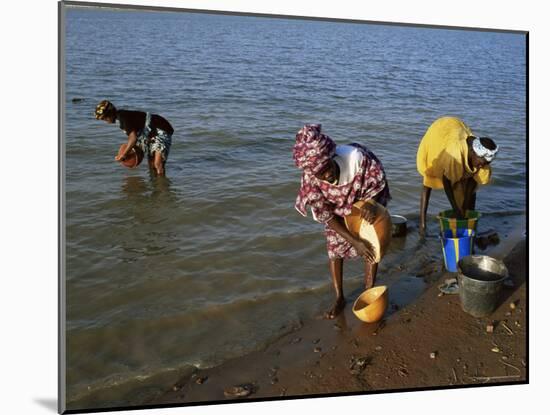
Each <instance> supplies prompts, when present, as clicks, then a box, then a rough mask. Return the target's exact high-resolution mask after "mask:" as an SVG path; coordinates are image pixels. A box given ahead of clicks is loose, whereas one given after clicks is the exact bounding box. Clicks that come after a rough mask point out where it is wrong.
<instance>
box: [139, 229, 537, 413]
mask: <svg viewBox="0 0 550 415" xmlns="http://www.w3.org/2000/svg"><path fill="white" fill-rule="evenodd" d="M504 242H506V241H504ZM491 255H493V256H495V257H499V256H502V257H504V255H505V257H504V260H505V263H506V265H507V266H508V269H509V271H510V274H511V275H512V278H513V281H514V287H513V288H505V289H504V291H503V293H502V297H501V301H500V305H499V307H498V308H497V310H496V311H495V312H494V313H493V314H492V315H491V316H490V317H487V318H481V319H477V318H474V317H471V316H470V315H468V314H466V313H464V312H463V311H462V310H461V308H460V301H459V298H458V295H446V296H439V295H438V294H439V290H438V285H439V284H440V283H441V282H443V281H444V280H445V278H448V276H449V275H448V274H445V273H441V272H440V273H439V274H440V277H439V281H438V282H437V283H435V284H432V285H431V286H430V287H429V288H428V289H427V290H426V291H425V292H424V293H423V294H422V295H421V296H420V298H419V299H418V300H417V301H415V302H414V303H412V304H410V305H408V306H407V307H405V308H403V309H400V310H395V309H394V310H393V311H394V312H393V314H391V315H389V316H388V317H387V318H386V319H385V320H383V321H382V322H380V323H376V324H370V325H368V324H364V323H361V322H360V321H359V320H357V319H356V318H355V316H353V314H352V312H351V304H348V306H347V307H346V310H345V312H344V313H343V314H342V315H341V316H339V318H337V319H336V320H334V321H326V320H322V319H320V318H319V319H316V320H313V321H311V322H308V323H306V324H304V325H302V326H301V327H297V328H296V330H295V331H293V332H292V333H290V334H288V335H286V336H284V337H282V338H280V339H279V340H278V341H276V342H274V343H273V344H271V345H270V346H269V347H267V348H266V349H265V350H263V351H259V352H256V353H252V354H250V355H247V356H244V357H241V358H238V359H234V360H232V361H229V362H226V363H225V364H223V365H221V366H219V367H215V368H212V369H208V370H197V371H194V372H193V373H190V374H189V375H187V376H185V377H183V378H181V379H180V380H179V381H178V382H177V383H175V384H173V385H172V386H171V387H170V390H167V391H166V392H165V393H162V394H159V395H157V396H156V397H155V398H152V399H150V400H148V401H147V402H144V404H147V405H150V404H153V405H155V404H181V403H183V404H185V403H192V402H201V401H228V400H235V399H261V398H271V397H293V396H296V397H298V396H304V395H310V396H311V395H318V394H319V395H330V394H338V393H362V392H374V391H384V390H396V389H399V390H403V389H405V390H406V389H414V388H426V387H453V386H460V385H480V384H499V383H524V382H526V381H527V356H526V353H527V349H526V326H527V320H526V310H527V307H526V285H527V284H526V264H527V256H526V241H525V240H524V239H523V240H521V241H519V242H518V243H516V244H515V246H513V249H510V244H509V243H508V244H506V243H504V244H502V246H501V249H499V250H495V251H494V252H492V253H491ZM434 272H435V273H437V271H434ZM435 276H437V275H435ZM435 276H434V277H435ZM348 300H349V301H351V299H348ZM511 303H514V306H513V307H514V308H511V307H510V304H511ZM394 308H395V307H394ZM390 311H391V310H390ZM493 322H496V324H495V328H494V331H493V332H492V333H488V332H487V325H488V324H491V323H493ZM434 356H435V357H434ZM243 384H245V385H248V386H249V389H251V390H252V393H250V394H249V395H248V396H247V397H234V396H233V397H227V396H226V395H225V394H224V390H227V389H228V388H230V387H231V386H236V385H243Z"/></svg>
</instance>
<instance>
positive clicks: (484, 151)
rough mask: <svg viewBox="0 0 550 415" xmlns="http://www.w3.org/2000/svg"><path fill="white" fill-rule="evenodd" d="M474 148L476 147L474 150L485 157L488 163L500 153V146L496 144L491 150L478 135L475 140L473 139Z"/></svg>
mask: <svg viewBox="0 0 550 415" xmlns="http://www.w3.org/2000/svg"><path fill="white" fill-rule="evenodd" d="M472 148H473V149H474V152H475V153H476V154H477V155H478V156H479V157H481V158H484V159H485V160H486V161H487V163H490V162H491V161H493V160H494V158H495V157H496V155H497V153H498V146H496V147H495V148H494V149H493V150H489V149H488V148H487V147H485V146H484V145H483V143H482V142H481V139H479V138H478V137H475V138H474V141H472Z"/></svg>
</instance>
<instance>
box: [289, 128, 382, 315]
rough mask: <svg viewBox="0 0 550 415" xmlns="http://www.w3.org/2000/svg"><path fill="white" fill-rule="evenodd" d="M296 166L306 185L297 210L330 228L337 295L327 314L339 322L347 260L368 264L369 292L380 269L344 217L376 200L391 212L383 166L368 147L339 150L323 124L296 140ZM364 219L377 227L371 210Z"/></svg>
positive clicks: (305, 130)
mask: <svg viewBox="0 0 550 415" xmlns="http://www.w3.org/2000/svg"><path fill="white" fill-rule="evenodd" d="M293 158H294V163H295V164H296V166H297V167H298V168H300V169H301V170H302V181H301V186H300V191H299V193H298V197H297V198H296V205H295V207H296V210H298V212H300V213H301V214H302V215H303V216H307V208H308V207H309V208H310V210H311V214H312V216H313V219H314V220H315V221H317V222H319V223H323V224H324V225H325V235H326V239H327V251H328V257H329V268H330V273H331V277H332V283H333V285H334V289H335V291H336V301H335V303H334V305H333V306H332V307H331V308H330V309H329V310H328V311H327V312H326V313H325V314H324V317H325V318H327V319H333V318H335V317H336V316H337V315H338V314H339V313H340V312H341V311H342V310H343V309H344V307H345V304H346V300H345V298H344V293H343V285H342V279H343V268H344V259H345V258H357V257H359V256H361V257H363V258H364V259H365V287H366V288H370V287H372V286H373V285H374V281H375V278H376V271H377V269H378V264H377V263H375V260H374V253H373V247H372V246H371V245H370V244H369V243H368V242H366V241H363V240H361V239H359V238H357V237H355V236H353V235H352V234H351V233H350V232H349V231H348V229H347V228H346V226H345V223H344V216H346V215H349V214H350V213H351V209H352V205H353V204H354V203H355V202H357V201H359V200H369V199H374V200H375V201H377V202H378V203H380V204H382V205H384V206H386V204H387V202H388V201H389V199H390V191H389V187H388V183H387V181H386V174H385V173H384V168H383V167H382V163H380V161H379V160H378V159H377V158H376V156H375V155H374V154H373V153H372V152H371V151H369V150H368V149H367V148H366V147H365V146H363V145H360V144H356V143H352V144H348V145H336V144H335V143H334V141H332V139H331V138H330V137H329V136H327V135H325V134H322V133H321V125H320V124H306V125H305V126H304V127H303V128H302V129H301V130H300V131H298V133H297V134H296V143H295V145H294V148H293ZM361 215H362V217H363V218H365V219H366V220H368V221H369V222H371V223H372V222H373V221H374V219H375V218H374V212H373V211H372V209H371V208H370V206H369V205H368V204H365V207H364V208H363V209H362V211H361Z"/></svg>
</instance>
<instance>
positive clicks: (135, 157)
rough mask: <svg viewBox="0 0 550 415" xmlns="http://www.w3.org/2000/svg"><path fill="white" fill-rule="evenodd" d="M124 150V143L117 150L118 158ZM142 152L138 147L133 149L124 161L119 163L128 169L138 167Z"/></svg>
mask: <svg viewBox="0 0 550 415" xmlns="http://www.w3.org/2000/svg"><path fill="white" fill-rule="evenodd" d="M124 150H126V143H124V144H122V145H121V146H120V148H119V149H118V155H119V156H120V155H121V154H122V153H124ZM143 156H144V154H143V151H142V150H141V149H140V148H139V147H134V148H133V149H132V150H131V151H130V152H129V153H128V154H127V155H126V158H125V159H124V161H121V162H120V163H121V164H122V165H124V166H126V167H128V168H129V169H134V168H136V167H137V166H139V163H141V162H142V160H143Z"/></svg>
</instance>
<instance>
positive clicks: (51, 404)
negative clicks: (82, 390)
mask: <svg viewBox="0 0 550 415" xmlns="http://www.w3.org/2000/svg"><path fill="white" fill-rule="evenodd" d="M34 402H36V403H37V404H38V405H40V406H42V407H44V408H46V409H47V410H49V411H51V412H54V413H57V399H54V398H35V399H34Z"/></svg>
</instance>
